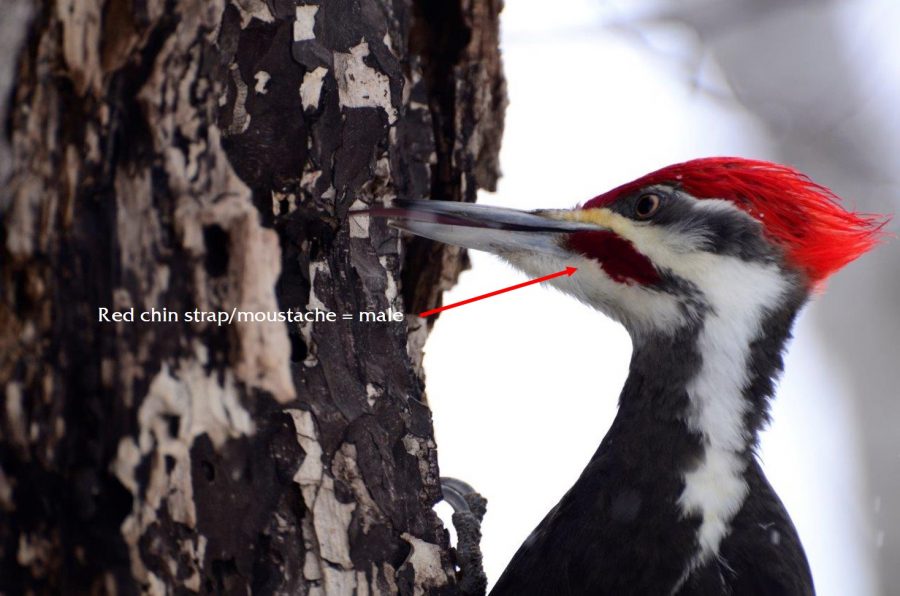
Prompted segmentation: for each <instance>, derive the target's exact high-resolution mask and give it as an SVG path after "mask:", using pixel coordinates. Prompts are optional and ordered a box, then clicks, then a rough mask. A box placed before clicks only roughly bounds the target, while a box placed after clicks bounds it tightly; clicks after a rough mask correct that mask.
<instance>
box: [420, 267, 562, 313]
mask: <svg viewBox="0 0 900 596" xmlns="http://www.w3.org/2000/svg"><path fill="white" fill-rule="evenodd" d="M576 271H578V269H577V268H575V267H566V268H565V269H563V270H562V271H557V272H556V273H551V274H550V275H545V276H544V277H538V278H537V279H529V280H528V281H524V282H522V283H520V284H516V285H514V286H509V287H508V288H503V289H502V290H495V291H493V292H488V293H487V294H482V295H481V296H475V297H474V298H469V299H467V300H461V301H460V302H454V303H453V304H448V305H447V306H441V307H439V308H432V309H431V310H426V311H425V312H422V313H419V316H420V317H423V318H424V317H430V316H431V315H436V314H438V313H439V312H443V311H445V310H450V309H451V308H456V307H457V306H462V305H464V304H471V303H472V302H477V301H479V300H484V299H485V298H491V297H493V296H497V295H499V294H505V293H506V292H512V291H513V290H518V289H519V288H524V287H525V286H530V285H531V284H539V283H541V282H545V281H548V280H551V279H553V278H555V277H562V276H563V275H568V276H570V277H571V275H572V274H573V273H575V272H576Z"/></svg>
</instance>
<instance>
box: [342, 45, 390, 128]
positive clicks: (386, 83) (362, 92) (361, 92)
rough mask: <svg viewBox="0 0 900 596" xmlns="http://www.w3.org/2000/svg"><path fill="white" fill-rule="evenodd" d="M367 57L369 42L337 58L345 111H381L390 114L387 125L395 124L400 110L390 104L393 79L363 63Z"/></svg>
mask: <svg viewBox="0 0 900 596" xmlns="http://www.w3.org/2000/svg"><path fill="white" fill-rule="evenodd" d="M368 55H369V44H368V43H367V42H366V41H362V42H360V43H359V44H358V45H356V46H354V47H352V48H350V53H348V54H343V53H336V54H335V55H334V73H335V77H336V78H337V83H338V94H339V98H340V100H339V101H340V104H341V105H342V106H343V107H345V108H375V107H377V108H381V109H383V110H384V111H385V112H386V113H387V116H388V123H390V124H393V123H394V122H395V121H396V120H397V110H396V108H394V106H393V104H392V103H391V88H390V79H389V78H388V77H387V75H385V74H383V73H380V72H378V71H377V70H375V69H374V68H372V67H370V66H368V65H367V64H366V63H365V62H364V61H363V59H364V58H365V57H366V56H368Z"/></svg>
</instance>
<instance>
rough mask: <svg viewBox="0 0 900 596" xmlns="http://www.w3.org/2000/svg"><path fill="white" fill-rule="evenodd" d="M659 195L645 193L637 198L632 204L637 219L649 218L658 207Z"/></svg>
mask: <svg viewBox="0 0 900 596" xmlns="http://www.w3.org/2000/svg"><path fill="white" fill-rule="evenodd" d="M660 202H661V201H660V199H659V195H655V194H652V193H647V194H645V195H641V196H640V198H638V200H637V203H636V204H635V206H634V214H635V216H636V217H637V218H638V219H650V218H651V217H653V214H654V213H656V211H657V210H658V209H659V204H660Z"/></svg>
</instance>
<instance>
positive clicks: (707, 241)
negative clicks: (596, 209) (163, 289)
mask: <svg viewBox="0 0 900 596" xmlns="http://www.w3.org/2000/svg"><path fill="white" fill-rule="evenodd" d="M648 193H652V194H655V195H657V196H658V197H659V198H660V201H661V203H660V206H659V208H658V209H657V211H656V212H655V213H654V214H653V216H652V217H650V218H649V219H647V220H641V219H640V218H639V217H637V216H636V213H635V210H636V208H637V204H638V201H640V199H641V197H642V196H643V195H645V194H648ZM707 200H711V199H695V198H693V197H691V196H690V195H687V194H685V193H684V192H682V191H680V190H678V189H676V188H674V187H672V186H669V185H654V186H648V187H645V188H641V189H638V190H636V191H634V192H632V193H629V194H628V195H625V196H623V197H621V198H620V199H618V200H616V201H615V202H614V203H611V204H610V205H608V209H609V210H610V211H613V212H615V213H618V214H619V215H622V216H624V217H627V218H629V219H631V220H633V221H635V222H637V223H638V225H652V226H659V227H665V228H668V229H671V230H672V231H674V232H676V233H678V234H682V235H686V236H693V237H696V238H699V239H702V243H703V244H702V249H703V250H706V251H708V252H711V253H714V254H718V255H722V256H732V257H737V258H739V259H741V260H744V261H750V262H778V263H784V257H783V253H782V251H781V250H780V249H779V248H778V247H777V246H775V245H773V244H772V243H771V242H769V240H768V239H767V238H766V237H765V235H764V231H763V226H762V224H761V223H760V222H758V221H757V220H755V219H754V218H753V217H751V216H750V215H749V214H747V213H745V212H744V211H741V210H740V209H738V208H734V209H728V208H724V207H719V206H718V204H714V203H710V204H707V205H704V201H707ZM713 205H715V206H713Z"/></svg>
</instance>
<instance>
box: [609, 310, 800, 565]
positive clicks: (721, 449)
mask: <svg viewBox="0 0 900 596" xmlns="http://www.w3.org/2000/svg"><path fill="white" fill-rule="evenodd" d="M802 299H803V297H802V296H801V295H800V294H798V295H797V297H796V299H793V298H791V297H788V298H787V299H785V300H783V301H782V302H781V303H780V306H779V307H778V308H776V309H774V310H773V309H757V310H756V311H751V312H730V313H729V312H724V313H723V312H718V313H717V312H715V311H710V312H709V313H708V314H707V315H706V316H704V317H702V318H700V319H699V320H698V322H697V323H696V324H695V325H693V326H688V327H685V328H683V329H680V330H679V331H678V332H676V333H669V334H658V335H646V336H643V337H640V338H635V345H634V353H633V356H632V361H631V367H630V374H629V377H628V380H627V381H626V384H625V387H624V389H623V391H622V395H621V397H620V402H619V412H618V415H617V417H616V420H615V422H614V423H613V426H612V427H611V429H610V432H609V434H608V435H607V437H606V439H605V440H604V445H603V446H601V450H600V451H599V452H598V456H599V455H600V454H601V452H603V451H606V452H607V454H608V455H609V456H610V457H611V458H612V459H613V460H615V461H617V462H619V464H620V465H622V462H625V465H628V464H629V463H633V464H634V468H633V471H634V473H635V474H639V475H643V476H646V475H647V474H656V475H657V476H656V478H655V479H654V480H653V482H654V485H655V486H656V487H658V490H659V492H658V494H657V497H658V498H659V500H660V502H661V505H668V506H670V507H673V508H674V509H675V513H676V514H677V515H676V517H677V518H678V519H679V520H685V521H684V523H688V524H691V531H692V534H693V536H692V538H693V540H692V542H693V543H694V544H695V545H696V546H695V547H694V548H693V549H692V550H693V552H694V553H695V554H694V556H693V558H692V559H691V561H689V562H688V565H687V567H686V570H685V574H689V573H690V572H691V571H692V570H693V569H695V568H697V567H699V566H700V565H702V564H703V563H704V562H705V561H707V560H709V559H710V558H711V557H713V556H715V555H716V554H717V553H718V549H719V545H720V543H721V541H722V539H723V538H724V537H725V536H726V535H727V533H728V531H729V524H730V522H731V520H732V519H733V517H734V516H735V514H736V513H737V512H738V511H739V510H740V508H741V507H742V505H743V503H744V502H745V500H746V499H747V497H748V491H749V490H750V489H749V487H750V483H748V481H747V475H748V473H749V471H750V469H751V465H750V464H751V462H752V458H753V450H754V447H755V446H756V445H757V441H758V433H759V431H760V429H761V427H762V426H763V425H764V424H765V422H766V421H767V415H768V401H769V399H770V397H771V396H772V393H773V390H774V384H775V381H776V379H777V377H778V375H779V374H780V372H781V370H782V351H783V349H784V346H785V343H786V342H787V340H788V339H789V337H790V328H791V325H792V323H793V320H794V318H795V315H796V312H797V310H798V309H799V307H800V305H801V304H802ZM694 541H695V542H694Z"/></svg>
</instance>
